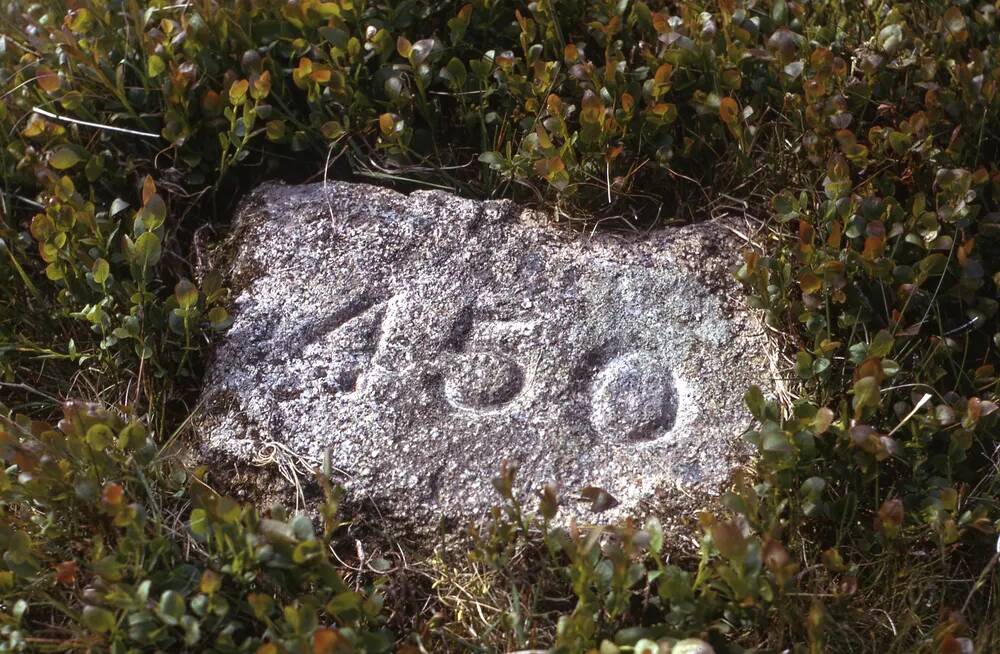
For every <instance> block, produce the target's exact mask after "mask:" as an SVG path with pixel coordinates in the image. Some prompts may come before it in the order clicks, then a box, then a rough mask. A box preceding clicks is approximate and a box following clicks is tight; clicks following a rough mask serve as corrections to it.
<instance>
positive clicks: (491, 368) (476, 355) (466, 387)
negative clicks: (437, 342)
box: [444, 321, 527, 412]
mask: <svg viewBox="0 0 1000 654" xmlns="http://www.w3.org/2000/svg"><path fill="white" fill-rule="evenodd" d="M524 326H525V323H516V322H510V323H508V322H502V321H490V322H484V323H480V324H478V325H466V329H464V330H462V331H463V334H462V338H461V341H460V342H458V343H455V346H456V349H457V350H458V352H457V353H455V354H453V355H452V356H451V357H450V358H449V360H448V362H447V363H446V365H445V378H444V397H445V399H446V400H447V401H448V403H449V404H450V405H451V406H453V407H454V408H456V409H460V410H465V411H478V412H493V411H497V410H500V409H501V408H502V407H503V406H505V405H507V404H510V403H511V402H513V401H514V400H515V399H516V398H517V397H518V395H520V394H521V392H522V391H523V390H524V388H525V385H526V383H527V379H526V373H525V369H524V367H523V366H521V364H520V363H518V362H517V360H516V359H515V358H514V357H513V356H511V355H510V354H507V353H505V352H503V351H497V348H501V349H509V344H508V346H507V347H506V348H504V347H503V346H504V343H505V342H507V341H509V340H510V337H511V336H513V335H516V332H517V331H518V328H523V327H524ZM487 347H489V348H490V349H486V348H487Z"/></svg>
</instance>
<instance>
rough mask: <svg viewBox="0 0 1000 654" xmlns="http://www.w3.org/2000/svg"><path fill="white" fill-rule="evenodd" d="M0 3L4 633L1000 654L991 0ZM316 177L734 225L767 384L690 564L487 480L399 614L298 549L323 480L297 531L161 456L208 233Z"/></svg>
mask: <svg viewBox="0 0 1000 654" xmlns="http://www.w3.org/2000/svg"><path fill="white" fill-rule="evenodd" d="M0 12H2V13H0V33H2V36H0V90H2V91H0V92H2V95H0V134H2V135H3V143H2V145H3V148H2V150H0V180H2V196H0V289H2V293H0V398H2V402H3V404H2V411H0V412H2V413H3V414H4V415H5V416H6V417H5V418H4V419H3V423H2V426H0V456H2V457H3V459H4V460H5V461H6V464H7V466H8V467H7V468H6V471H5V473H4V474H3V475H2V476H0V500H2V505H0V549H2V550H3V551H4V552H5V553H4V555H3V559H2V562H0V624H2V627H0V629H2V634H3V638H4V639H5V640H4V642H3V643H2V644H0V649H3V650H6V651H20V650H25V649H31V650H34V649H39V650H43V649H45V650H60V651H62V650H69V651H76V650H89V651H92V650H95V649H101V650H103V649H110V650H113V651H116V652H118V651H121V652H124V651H130V650H137V651H138V650H146V649H154V648H158V649H169V650H177V649H181V648H185V647H186V648H189V649H191V650H198V651H204V650H212V651H218V652H228V651H256V652H262V654H270V653H271V652H283V651H289V652H293V651H294V652H298V651H316V652H326V651H329V652H334V651H360V650H370V651H379V650H387V649H392V648H394V647H395V648H399V649H401V650H403V651H443V650H449V649H451V650H476V649H478V650H480V651H497V650H503V649H518V648H522V649H523V648H527V647H532V646H545V647H548V646H552V647H554V648H555V649H556V651H561V652H577V651H587V650H589V649H594V651H600V652H602V653H604V652H616V651H625V652H628V651H642V652H657V651H661V652H667V651H671V650H673V651H684V648H688V649H689V650H690V651H696V650H693V649H691V648H695V647H700V646H701V645H698V644H697V643H692V642H690V641H689V642H688V643H686V644H685V643H680V644H675V643H674V642H673V640H676V639H677V638H683V637H695V636H696V637H698V638H701V639H704V640H705V641H710V642H711V643H712V645H713V646H714V647H715V648H716V651H744V650H753V649H754V648H757V649H756V651H783V650H785V649H787V648H791V649H792V650H793V651H802V652H824V651H837V652H840V651H843V652H847V651H852V652H853V651H890V652H913V651H926V652H948V653H951V652H965V651H981V652H990V651H995V650H996V649H997V648H998V647H1000V633H998V630H997V627H996V625H997V624H1000V620H998V618H1000V611H998V608H997V602H996V592H997V591H998V590H1000V582H998V581H997V577H996V574H995V567H996V562H997V557H996V554H995V552H996V543H997V525H998V518H1000V513H998V509H1000V507H998V506H997V491H998V480H1000V472H998V471H1000V459H998V454H997V433H998V424H997V404H996V402H997V383H998V382H997V376H996V365H997V362H998V356H997V347H998V346H1000V336H998V332H1000V330H998V325H997V289H998V282H1000V278H998V277H997V275H998V273H1000V271H998V261H1000V260H998V254H1000V211H998V202H997V199H998V192H1000V168H998V166H997V163H996V162H997V158H998V155H1000V112H998V109H1000V97H998V85H1000V63H998V61H997V58H998V54H1000V30H998V15H997V14H998V12H1000V3H997V2H989V1H985V0H984V1H976V0H956V1H954V2H940V1H936V0H924V1H919V2H910V3H904V2H885V1H878V0H869V1H865V2H861V1H853V0H811V1H806V0H802V1H799V2H792V1H788V0H744V1H738V0H717V1H711V2H707V1H706V2H698V1H693V0H692V1H684V2H680V1H678V2H637V1H630V0H615V1H606V0H540V1H538V2H532V3H523V2H500V1H498V0H476V1H474V2H470V3H468V4H464V3H460V2H429V1H428V2H420V1H417V0H403V1H386V2H366V1H363V0H336V1H333V2H320V1H318V0H289V1H288V2H277V1H271V0H240V1H237V2H209V1H207V0H201V1H198V0H195V1H191V2H179V3H175V2H157V1H154V2H148V3H139V2H136V1H134V0H123V1H117V2H111V1H103V0H76V1H72V2H53V1H50V0H42V1H39V2H33V3H29V2H15V1H11V0H6V1H4V2H2V3H0ZM324 168H326V169H328V173H325V174H329V175H331V176H339V177H350V178H353V179H376V180H381V181H382V182H384V183H391V184H395V185H399V186H401V187H403V188H412V187H413V186H416V185H421V186H431V187H439V188H448V189H452V190H455V191H458V192H460V193H463V194H466V195H472V196H477V197H500V196H508V197H513V198H515V199H518V200H521V201H524V202H530V203H536V204H540V205H544V206H548V207H553V208H554V209H555V211H556V212H557V214H558V215H560V216H571V217H576V218H591V219H610V222H611V223H612V224H616V225H618V226H624V225H649V224H654V223H655V224H662V223H669V222H672V221H680V220H697V219H702V218H704V217H706V216H705V214H706V213H722V212H729V213H732V212H733V211H738V212H740V213H742V214H744V216H745V218H746V220H747V223H748V225H750V226H751V227H753V228H754V229H755V230H756V231H755V232H754V234H751V235H748V246H747V250H746V252H745V253H744V257H743V265H742V266H741V267H740V268H739V270H738V271H737V272H736V276H737V278H738V279H739V280H740V281H741V282H742V283H743V284H744V285H745V287H746V289H747V291H748V297H749V301H750V302H751V303H752V305H753V306H755V307H756V308H758V309H760V310H761V311H762V313H763V314H764V315H766V318H767V321H768V324H769V325H770V327H771V328H772V329H773V330H774V331H775V333H776V334H780V337H781V341H782V343H783V344H784V345H785V346H787V348H788V350H789V352H790V353H791V355H792V357H793V359H794V360H793V361H789V365H788V374H789V375H790V376H794V377H795V379H796V382H795V384H794V391H795V396H796V397H795V398H791V397H789V398H784V399H785V400H786V401H784V402H783V403H782V404H780V405H779V404H778V403H777V402H775V401H770V400H766V399H765V398H764V397H763V395H762V394H761V392H760V391H759V390H757V389H751V390H750V391H749V392H748V394H747V403H748V406H749V408H750V410H751V412H752V413H753V414H754V416H755V417H756V418H757V420H758V423H759V428H758V429H756V430H755V431H753V432H752V433H750V434H748V438H749V439H750V441H751V442H752V443H754V444H755V445H756V446H757V447H758V449H759V451H760V460H759V464H758V465H757V469H756V470H755V472H754V474H753V475H747V476H746V477H745V478H744V479H738V480H737V481H736V483H735V485H734V488H733V489H732V492H731V493H729V494H728V495H727V496H726V498H725V507H726V512H725V513H724V514H720V515H708V514H706V515H703V516H700V520H701V523H702V526H703V530H704V538H703V540H702V544H701V550H700V554H699V556H698V557H697V558H696V559H695V560H691V561H687V560H683V559H680V560H673V561H672V560H671V558H670V557H669V556H668V555H667V552H666V550H664V549H663V545H662V541H663V535H662V533H661V531H660V529H659V527H658V525H657V524H656V523H655V522H653V523H651V524H649V525H646V526H645V528H644V529H641V530H639V529H636V528H633V527H631V526H629V525H624V526H618V527H609V528H606V529H603V530H602V529H584V528H582V527H581V528H579V529H570V530H565V529H550V528H548V523H549V521H550V519H551V518H552V516H553V511H555V510H556V504H557V500H556V498H554V497H553V496H552V494H551V492H549V491H546V492H545V493H543V494H542V497H541V504H540V508H539V512H538V515H537V516H534V513H533V510H534V506H535V502H536V500H534V499H532V500H531V501H530V503H529V504H528V505H527V508H525V507H522V504H521V501H522V500H523V498H515V497H513V496H512V495H511V494H510V492H509V488H510V479H509V475H510V474H512V473H511V472H510V471H504V472H503V473H502V474H501V476H500V477H499V478H498V482H497V486H498V489H499V490H500V492H501V495H502V496H503V497H502V499H503V500H504V508H503V509H502V510H500V509H498V511H497V513H496V515H495V520H494V521H493V522H492V523H490V524H488V525H484V526H483V529H482V530H472V532H470V535H469V537H468V539H467V542H465V543H464V545H463V547H466V548H467V549H465V550H457V551H456V550H454V549H452V550H450V551H448V552H446V553H441V552H438V553H437V554H435V555H434V556H433V557H430V558H428V559H427V561H425V562H424V563H423V564H422V565H423V566H424V567H423V568H422V569H424V570H425V571H427V572H425V576H429V577H430V585H431V586H432V587H433V588H434V589H436V593H431V592H430V591H429V590H428V588H427V585H426V583H425V582H426V581H427V580H425V581H424V582H413V580H412V579H411V577H410V576H407V575H404V574H402V573H401V572H399V569H398V567H395V568H394V566H393V565H392V564H391V563H390V562H389V561H387V560H384V559H379V560H378V563H377V565H376V564H374V563H372V564H369V565H368V566H367V567H365V568H363V569H361V568H360V566H359V569H354V568H352V567H351V566H348V565H347V564H344V563H342V559H341V558H338V557H337V556H334V554H335V553H337V552H341V553H342V552H343V548H344V544H345V542H344V541H343V533H344V530H343V527H344V525H342V524H341V523H340V522H339V521H338V519H337V517H336V506H337V495H336V492H335V491H334V490H333V489H326V492H325V497H326V501H325V502H324V503H323V511H322V513H323V517H324V519H325V521H324V522H325V528H324V532H323V534H322V535H320V534H316V533H314V530H313V529H314V527H313V525H312V524H311V523H310V522H309V521H308V520H306V519H305V518H302V517H296V516H288V515H286V514H285V513H284V512H283V510H281V509H275V510H272V511H269V512H266V513H261V512H259V511H257V510H255V509H254V508H252V507H249V506H241V505H239V504H237V503H235V502H233V501H231V500H228V499H226V498H224V497H222V496H220V495H219V494H218V493H216V492H214V491H213V490H212V489H211V488H209V487H208V486H207V485H206V481H205V476H204V474H203V471H199V470H186V469H184V468H183V467H182V466H180V465H179V464H178V463H177V462H176V451H177V436H178V434H179V433H180V432H181V431H182V430H183V427H184V423H185V420H186V418H187V417H188V414H189V410H188V406H187V404H186V400H187V399H189V398H190V393H191V391H192V389H194V388H196V386H197V381H198V375H199V366H200V353H201V352H202V350H203V348H204V347H205V345H206V344H207V343H208V342H209V339H210V338H211V335H212V333H213V332H215V331H218V330H224V329H225V328H226V327H227V326H228V323H229V316H228V313H227V311H226V302H227V295H226V290H225V288H224V286H223V284H222V283H221V280H219V279H218V277H216V276H214V275H213V274H211V272H210V271H204V270H202V265H203V261H202V248H203V244H204V242H205V237H206V235H210V234H211V233H214V234H215V235H219V234H221V233H223V232H224V230H225V220H224V218H225V216H226V214H227V212H228V211H229V210H230V209H231V208H232V207H233V205H234V202H235V200H236V199H237V198H238V197H239V194H240V192H241V191H242V190H245V189H246V188H248V187H249V186H251V185H252V184H253V183H255V182H256V181H259V180H260V179H263V178H268V177H275V176H285V177H287V178H290V179H293V180H301V179H304V178H306V177H307V176H309V175H310V174H313V173H315V171H316V170H323V169H324ZM192 280H197V283H195V282H194V281H192ZM67 397H72V398H80V399H83V400H88V401H93V402H97V403H100V405H101V406H98V405H97V404H94V405H91V404H86V403H83V402H69V403H62V406H61V407H60V404H61V402H60V401H61V400H62V399H63V398H67ZM102 406H103V407H104V408H102ZM60 415H61V420H60V419H59V418H60ZM56 420H58V424H57V425H56V426H52V425H51V424H48V423H47V422H45V421H48V422H55V421H56ZM528 508H531V511H529V510H528ZM532 516H534V517H532ZM348 546H349V543H348ZM345 556H347V555H346V554H345ZM674 559H676V557H674ZM470 579H471V580H474V581H475V582H476V583H475V584H472V585H471V586H474V587H475V588H476V590H469V588H470V587H471V586H470V585H469V584H468V583H466V582H468V581H469V580H470ZM400 588H406V589H407V590H406V592H403V591H401V590H400ZM449 589H450V590H449ZM406 593H416V594H417V595H420V596H421V597H423V598H424V600H423V601H417V602H410V603H409V604H408V603H407V602H404V601H402V600H400V601H399V602H397V603H395V604H394V603H393V602H392V601H389V602H387V601H386V598H387V597H388V598H390V599H393V598H397V599H398V598H399V597H401V596H404V595H406ZM421 593H422V594H423V595H421ZM470 598H471V599H470ZM554 598H558V599H554ZM486 600H488V601H486ZM477 602H478V603H479V606H480V609H481V606H482V605H483V603H484V602H485V603H486V604H487V605H489V606H492V607H493V610H492V611H490V612H489V615H486V614H484V613H482V611H481V610H480V611H479V613H478V614H476V611H474V610H470V609H471V606H473V605H475V604H476V603H477ZM413 606H421V607H422V608H420V609H414V610H411V609H412V607H413ZM427 607H431V608H429V609H428V608H427ZM389 627H392V631H391V632H390V630H389ZM470 634H471V636H470ZM671 639H673V640H671ZM970 648H972V649H971V650H970Z"/></svg>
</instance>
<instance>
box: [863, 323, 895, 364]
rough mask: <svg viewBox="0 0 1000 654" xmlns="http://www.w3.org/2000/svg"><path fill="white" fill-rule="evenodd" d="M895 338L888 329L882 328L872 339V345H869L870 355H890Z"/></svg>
mask: <svg viewBox="0 0 1000 654" xmlns="http://www.w3.org/2000/svg"><path fill="white" fill-rule="evenodd" d="M894 342H895V340H894V339H893V337H892V334H890V333H889V331H888V330H886V329H882V330H880V331H879V332H878V333H877V334H875V338H873V339H872V342H871V345H869V346H868V355H869V356H873V357H880V358H881V357H885V356H888V354H889V352H891V351H892V346H893V343H894Z"/></svg>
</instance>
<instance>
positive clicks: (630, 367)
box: [590, 352, 677, 443]
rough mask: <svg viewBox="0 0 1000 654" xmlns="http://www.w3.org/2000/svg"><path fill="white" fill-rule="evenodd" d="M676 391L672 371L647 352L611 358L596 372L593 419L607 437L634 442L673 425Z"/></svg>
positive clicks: (652, 436)
mask: <svg viewBox="0 0 1000 654" xmlns="http://www.w3.org/2000/svg"><path fill="white" fill-rule="evenodd" d="M676 416H677V394H676V391H675V389H674V384H673V379H672V378H671V375H670V372H669V371H668V370H667V369H666V367H665V366H664V365H663V364H662V362H659V361H656V360H654V359H653V358H652V357H651V356H650V355H649V354H648V353H644V352H629V353H627V354H623V355H620V356H618V357H616V358H614V359H612V360H611V361H610V362H608V364H607V365H606V366H604V367H603V368H602V369H601V370H600V372H598V373H597V375H595V377H594V379H593V382H592V390H591V412H590V420H591V423H592V424H593V425H594V428H595V429H597V431H598V432H599V433H600V434H601V435H602V436H604V437H606V438H614V439H617V440H619V441H621V442H628V443H635V442H639V441H645V440H651V439H654V438H657V437H658V436H660V435H662V434H663V433H664V432H665V431H667V430H669V429H670V428H671V427H673V424H674V420H675V419H676Z"/></svg>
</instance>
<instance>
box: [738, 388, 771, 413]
mask: <svg viewBox="0 0 1000 654" xmlns="http://www.w3.org/2000/svg"><path fill="white" fill-rule="evenodd" d="M743 401H744V402H745V403H746V405H747V408H748V409H750V414H751V415H752V416H753V417H754V418H756V419H757V420H760V421H763V420H764V419H765V417H766V406H767V405H766V403H765V401H764V393H763V392H762V391H761V390H760V386H757V385H753V386H751V387H750V390H748V391H747V392H746V394H745V395H744V396H743Z"/></svg>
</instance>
